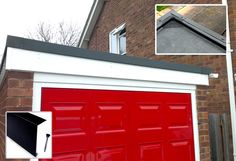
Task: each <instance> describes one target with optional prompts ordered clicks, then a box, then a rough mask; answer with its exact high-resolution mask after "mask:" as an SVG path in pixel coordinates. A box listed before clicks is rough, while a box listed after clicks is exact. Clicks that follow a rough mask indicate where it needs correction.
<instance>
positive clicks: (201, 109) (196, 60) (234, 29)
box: [88, 0, 236, 161]
mask: <svg viewBox="0 0 236 161" xmlns="http://www.w3.org/2000/svg"><path fill="white" fill-rule="evenodd" d="M228 2H229V17H230V34H231V41H232V47H233V48H235V47H236V19H235V17H236V1H235V0H228ZM157 3H166V4H173V3H199V4H200V3H205V4H207V3H211V4H212V3H216V4H217V3H218V4H221V0H191V1H189V0H178V1H176V0H159V1H151V0H148V1H143V0H138V1H137V0H120V1H115V0H108V1H105V3H104V6H103V10H102V12H101V14H100V17H99V19H98V21H97V23H96V25H95V28H94V31H93V33H92V36H91V39H90V42H89V44H88V45H89V47H88V48H89V49H92V50H97V51H105V52H108V51H109V32H110V31H112V30H113V29H114V28H115V27H117V26H119V25H120V24H122V23H126V35H127V55H135V56H139V57H146V58H149V59H154V60H166V61H170V62H177V63H184V64H193V65H198V66H203V67H210V68H211V69H213V71H214V72H217V73H219V78H218V79H210V86H208V87H204V86H198V89H197V108H198V119H199V122H200V124H199V135H200V155H201V161H210V160H211V158H210V146H209V130H208V129H209V125H208V114H209V113H228V114H229V110H230V109H229V96H228V84H227V70H226V61H225V56H157V55H155V50H154V47H155V36H154V35H155V33H154V32H155V31H154V28H155V27H154V17H155V16H154V5H155V4H157ZM235 51H236V49H235ZM234 53H236V52H234ZM233 63H234V69H235V68H236V56H233ZM183 79H184V78H183ZM230 139H232V138H230ZM232 156H233V155H232V145H231V157H232Z"/></svg>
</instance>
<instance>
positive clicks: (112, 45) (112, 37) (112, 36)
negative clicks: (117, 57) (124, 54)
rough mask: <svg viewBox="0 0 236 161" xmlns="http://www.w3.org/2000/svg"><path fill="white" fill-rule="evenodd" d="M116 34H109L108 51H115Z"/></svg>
mask: <svg viewBox="0 0 236 161" xmlns="http://www.w3.org/2000/svg"><path fill="white" fill-rule="evenodd" d="M116 37H117V35H113V34H110V52H111V53H117V40H116V39H117V38H116Z"/></svg>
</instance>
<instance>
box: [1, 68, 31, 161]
mask: <svg viewBox="0 0 236 161" xmlns="http://www.w3.org/2000/svg"><path fill="white" fill-rule="evenodd" d="M32 89H33V73H26V72H16V71H7V72H6V74H5V77H4V79H3V81H2V84H1V86H0V145H1V146H0V160H1V161H3V160H7V159H5V130H4V129H5V112H6V111H31V109H32ZM15 161H23V160H22V159H17V160H15ZM25 161H26V160H25Z"/></svg>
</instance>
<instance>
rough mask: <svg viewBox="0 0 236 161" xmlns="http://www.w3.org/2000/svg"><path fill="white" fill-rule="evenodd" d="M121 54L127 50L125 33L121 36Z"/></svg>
mask: <svg viewBox="0 0 236 161" xmlns="http://www.w3.org/2000/svg"><path fill="white" fill-rule="evenodd" d="M119 45H120V46H119V54H123V53H125V52H126V36H125V34H123V35H122V36H120V37H119Z"/></svg>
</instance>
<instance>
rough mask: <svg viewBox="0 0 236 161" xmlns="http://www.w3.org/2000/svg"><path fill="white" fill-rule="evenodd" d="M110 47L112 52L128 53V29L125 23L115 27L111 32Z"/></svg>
mask: <svg viewBox="0 0 236 161" xmlns="http://www.w3.org/2000/svg"><path fill="white" fill-rule="evenodd" d="M109 48H110V52H111V53H115V54H120V55H124V54H126V29H125V24H123V25H121V26H119V27H117V28H115V29H114V30H112V31H111V32H110V34H109Z"/></svg>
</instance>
